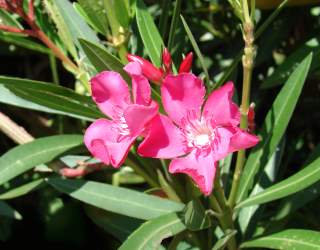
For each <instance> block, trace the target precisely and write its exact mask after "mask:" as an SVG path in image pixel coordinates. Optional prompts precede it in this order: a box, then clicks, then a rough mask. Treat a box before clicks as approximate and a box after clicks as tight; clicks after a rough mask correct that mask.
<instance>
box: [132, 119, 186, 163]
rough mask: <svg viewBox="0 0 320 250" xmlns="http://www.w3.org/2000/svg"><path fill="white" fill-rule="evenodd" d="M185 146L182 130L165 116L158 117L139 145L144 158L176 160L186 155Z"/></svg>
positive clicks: (139, 151) (139, 150)
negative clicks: (175, 158)
mask: <svg viewBox="0 0 320 250" xmlns="http://www.w3.org/2000/svg"><path fill="white" fill-rule="evenodd" d="M184 148H185V145H184V143H183V137H182V134H181V132H180V130H179V129H178V128H177V127H176V126H175V125H174V124H173V123H172V121H171V120H170V119H169V118H168V117H167V116H164V115H159V116H156V118H154V119H153V120H152V123H151V124H150V130H149V133H148V134H147V136H146V138H145V139H144V141H143V142H142V143H141V144H140V145H139V148H138V153H139V154H140V155H141V156H144V157H152V158H165V159H168V158H174V157H177V156H181V155H184V154H185V153H186V152H185V151H184Z"/></svg>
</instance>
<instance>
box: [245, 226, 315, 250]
mask: <svg viewBox="0 0 320 250" xmlns="http://www.w3.org/2000/svg"><path fill="white" fill-rule="evenodd" d="M319 246H320V233H319V232H316V231H311V230H301V229H288V230H284V231H282V232H279V233H275V234H271V235H268V236H265V237H261V238H258V239H255V240H250V241H247V242H244V243H242V244H241V246H240V248H251V247H254V248H261V247H263V248H269V249H283V250H287V249H295V250H319Z"/></svg>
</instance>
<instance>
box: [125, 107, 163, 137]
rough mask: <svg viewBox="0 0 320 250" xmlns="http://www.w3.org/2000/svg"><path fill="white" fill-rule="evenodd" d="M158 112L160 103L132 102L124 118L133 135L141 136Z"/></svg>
mask: <svg viewBox="0 0 320 250" xmlns="http://www.w3.org/2000/svg"><path fill="white" fill-rule="evenodd" d="M157 114H158V104H157V103H156V102H152V103H151V105H150V106H144V105H138V104H131V105H129V106H128V107H127V109H126V110H125V111H124V114H123V115H124V118H125V120H126V123H127V125H128V128H129V130H130V135H131V136H139V135H140V134H141V133H142V132H143V131H144V129H145V127H146V126H147V125H148V123H150V122H151V120H152V119H153V118H154V117H155V116H156V115H157Z"/></svg>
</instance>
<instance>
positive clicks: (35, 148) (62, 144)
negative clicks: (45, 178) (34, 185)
mask: <svg viewBox="0 0 320 250" xmlns="http://www.w3.org/2000/svg"><path fill="white" fill-rule="evenodd" d="M82 141H83V136H82V135H55V136H49V137H43V138H40V139H36V140H34V141H32V142H29V143H26V144H23V145H19V146H16V147H15V148H13V149H11V150H9V151H8V152H7V153H5V154H4V155H3V156H2V157H1V158H0V184H3V183H5V182H7V181H9V180H11V179H13V178H14V177H16V176H18V175H20V174H22V173H24V172H26V171H28V170H30V169H31V168H33V167H35V166H37V165H40V164H43V163H46V162H50V161H51V160H53V159H54V158H56V157H57V156H59V155H61V154H62V153H64V152H66V151H68V150H70V149H72V148H75V147H77V146H80V145H82Z"/></svg>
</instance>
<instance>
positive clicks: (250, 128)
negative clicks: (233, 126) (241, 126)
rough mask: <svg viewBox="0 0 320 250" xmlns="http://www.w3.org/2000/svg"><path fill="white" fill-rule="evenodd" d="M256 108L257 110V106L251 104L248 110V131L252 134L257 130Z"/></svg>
mask: <svg viewBox="0 0 320 250" xmlns="http://www.w3.org/2000/svg"><path fill="white" fill-rule="evenodd" d="M254 108H255V104H254V103H251V104H250V106H249V110H248V131H249V132H250V133H253V132H254V130H255V128H256V124H255V121H254V119H255V116H256V115H255V112H254Z"/></svg>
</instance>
